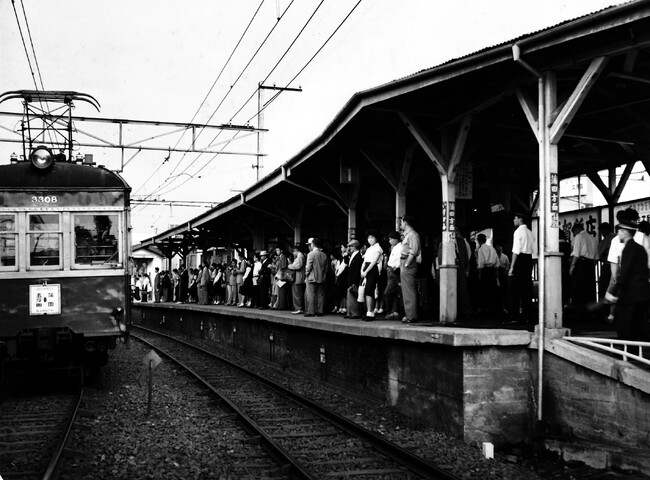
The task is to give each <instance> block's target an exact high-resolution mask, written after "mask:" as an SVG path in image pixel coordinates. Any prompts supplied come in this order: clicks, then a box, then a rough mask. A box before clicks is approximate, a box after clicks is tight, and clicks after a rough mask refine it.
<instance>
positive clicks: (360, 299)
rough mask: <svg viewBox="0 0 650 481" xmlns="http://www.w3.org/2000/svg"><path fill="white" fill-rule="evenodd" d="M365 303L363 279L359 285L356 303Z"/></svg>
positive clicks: (364, 281)
mask: <svg viewBox="0 0 650 481" xmlns="http://www.w3.org/2000/svg"><path fill="white" fill-rule="evenodd" d="M365 301H366V280H365V279H364V280H363V282H362V283H361V285H360V286H359V295H358V296H357V302H365Z"/></svg>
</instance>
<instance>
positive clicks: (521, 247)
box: [512, 224, 535, 255]
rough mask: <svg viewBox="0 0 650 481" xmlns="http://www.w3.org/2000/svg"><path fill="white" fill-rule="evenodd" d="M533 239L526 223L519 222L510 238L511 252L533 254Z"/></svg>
mask: <svg viewBox="0 0 650 481" xmlns="http://www.w3.org/2000/svg"><path fill="white" fill-rule="evenodd" d="M534 244H535V239H534V238H533V233H532V232H531V231H530V229H528V227H527V226H526V224H521V225H520V226H519V227H517V229H516V230H515V233H514V234H513V239H512V253H513V254H517V255H519V254H530V255H533V250H534V249H535V246H534Z"/></svg>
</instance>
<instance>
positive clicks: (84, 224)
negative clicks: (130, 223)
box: [74, 214, 120, 267]
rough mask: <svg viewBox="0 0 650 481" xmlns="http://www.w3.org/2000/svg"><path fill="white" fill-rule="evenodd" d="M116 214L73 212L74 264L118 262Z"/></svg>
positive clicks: (114, 263)
mask: <svg viewBox="0 0 650 481" xmlns="http://www.w3.org/2000/svg"><path fill="white" fill-rule="evenodd" d="M119 225H120V223H119V216H118V214H75V215H74V243H75V264H76V265H98V264H111V265H112V266H116V267H117V265H118V264H119V261H120V259H119V243H118V239H119V235H118V226H119Z"/></svg>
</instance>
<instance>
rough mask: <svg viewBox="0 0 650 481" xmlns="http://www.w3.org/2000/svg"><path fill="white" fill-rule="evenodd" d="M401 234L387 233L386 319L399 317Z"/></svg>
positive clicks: (395, 232)
mask: <svg viewBox="0 0 650 481" xmlns="http://www.w3.org/2000/svg"><path fill="white" fill-rule="evenodd" d="M401 238H402V236H400V235H399V232H397V231H393V232H391V233H390V234H388V243H389V244H390V255H389V256H388V264H387V267H386V275H387V278H388V280H387V282H386V289H385V290H384V299H385V300H386V310H387V311H388V314H387V315H386V319H391V320H398V319H399V318H400V317H399V299H398V295H397V294H398V292H399V275H400V273H399V265H400V259H401V256H402V242H401Z"/></svg>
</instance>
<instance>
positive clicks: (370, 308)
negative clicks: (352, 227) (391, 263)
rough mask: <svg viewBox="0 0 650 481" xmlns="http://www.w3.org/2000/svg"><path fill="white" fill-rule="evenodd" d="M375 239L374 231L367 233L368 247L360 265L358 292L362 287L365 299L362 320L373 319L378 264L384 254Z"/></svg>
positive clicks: (376, 238) (376, 237)
mask: <svg viewBox="0 0 650 481" xmlns="http://www.w3.org/2000/svg"><path fill="white" fill-rule="evenodd" d="M377 241H378V236H377V234H376V233H375V232H371V233H370V234H368V244H369V247H368V249H366V252H365V254H364V255H363V264H362V267H361V279H363V280H362V282H361V286H359V293H361V290H362V288H363V290H364V297H365V300H366V315H365V316H364V317H363V320H364V321H373V320H374V319H375V289H376V288H377V280H378V279H379V267H378V266H379V262H381V259H382V257H383V254H384V251H383V250H382V248H381V246H380V245H379V242H377ZM364 284H365V286H364ZM359 297H361V294H359Z"/></svg>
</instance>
